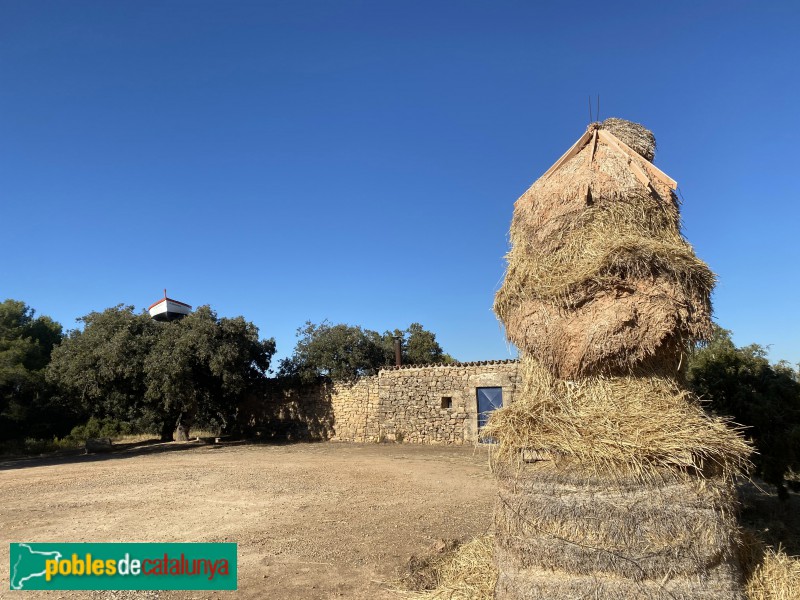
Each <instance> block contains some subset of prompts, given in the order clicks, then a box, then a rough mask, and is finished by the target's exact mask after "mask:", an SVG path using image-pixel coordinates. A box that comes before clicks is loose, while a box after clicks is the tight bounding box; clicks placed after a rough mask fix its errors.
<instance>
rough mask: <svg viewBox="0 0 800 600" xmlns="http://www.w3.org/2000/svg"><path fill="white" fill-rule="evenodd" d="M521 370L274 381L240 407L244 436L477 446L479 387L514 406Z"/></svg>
mask: <svg viewBox="0 0 800 600" xmlns="http://www.w3.org/2000/svg"><path fill="white" fill-rule="evenodd" d="M518 368H519V364H518V363H517V362H516V361H490V362H484V363H461V364H456V365H435V366H420V367H415V366H408V367H402V368H400V369H397V368H390V369H385V370H381V371H380V372H379V373H378V375H375V376H372V377H363V378H361V379H359V380H358V381H356V382H355V383H337V384H330V383H328V382H324V381H320V382H318V383H314V384H307V385H300V384H298V383H297V382H295V381H292V380H283V379H273V380H271V381H270V382H268V384H267V385H265V386H264V389H263V390H262V392H261V393H260V394H258V395H253V396H251V397H250V398H248V399H246V400H245V402H243V403H242V404H241V405H240V407H239V414H238V419H237V421H238V423H239V424H240V428H241V430H242V432H243V433H245V434H247V435H255V436H258V437H261V438H264V439H311V440H314V439H317V440H324V439H333V440H339V441H352V442H380V441H397V442H411V443H418V444H465V443H473V442H476V441H477V438H478V435H477V433H478V406H477V388H479V387H500V388H502V390H503V403H504V404H507V403H509V402H512V401H513V400H514V396H515V394H516V392H517V383H518V375H517V371H518ZM445 398H449V399H450V403H451V406H450V407H449V408H447V407H443V399H445ZM445 403H446V402H445Z"/></svg>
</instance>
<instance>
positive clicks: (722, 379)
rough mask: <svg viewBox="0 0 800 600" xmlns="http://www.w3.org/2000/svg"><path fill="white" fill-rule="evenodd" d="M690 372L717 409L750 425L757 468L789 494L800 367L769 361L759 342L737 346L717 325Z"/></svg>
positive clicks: (799, 443) (795, 461) (798, 447)
mask: <svg viewBox="0 0 800 600" xmlns="http://www.w3.org/2000/svg"><path fill="white" fill-rule="evenodd" d="M687 377H688V381H689V383H690V385H691V386H692V388H693V389H694V391H695V392H696V393H697V394H698V395H699V396H700V397H701V398H703V399H705V400H708V401H709V403H710V408H711V409H712V410H713V411H714V412H717V413H719V414H723V415H730V416H731V417H733V419H734V421H736V422H737V423H740V424H741V425H745V426H747V430H746V432H745V434H746V435H747V436H748V437H750V438H752V440H753V442H754V444H755V446H756V449H757V451H758V453H757V454H756V455H755V456H754V462H755V464H756V468H757V470H758V473H759V474H760V475H761V476H762V477H763V478H764V480H765V481H767V482H768V483H772V484H774V485H776V486H777V487H778V490H779V493H781V494H785V488H784V487H783V485H784V478H785V476H786V474H787V472H788V470H789V469H794V470H799V468H800V373H798V371H797V370H795V369H793V368H792V367H791V366H790V365H788V364H787V363H785V362H781V363H778V364H775V365H773V364H770V362H769V361H768V360H767V357H766V351H765V350H764V348H762V347H761V346H759V345H757V344H752V345H750V346H745V347H742V348H737V347H736V346H735V345H734V343H733V341H732V340H731V332H730V331H728V330H726V329H722V328H721V327H717V328H716V330H715V333H714V337H713V338H712V340H711V341H710V342H709V343H708V344H705V345H702V346H698V347H697V348H696V349H695V350H694V352H693V353H692V354H691V356H690V360H689V366H688V371H687Z"/></svg>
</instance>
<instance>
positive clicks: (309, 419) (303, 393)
mask: <svg viewBox="0 0 800 600" xmlns="http://www.w3.org/2000/svg"><path fill="white" fill-rule="evenodd" d="M332 389H333V386H332V385H331V384H329V383H327V382H324V381H321V382H318V383H310V384H301V383H299V382H297V381H296V380H294V379H270V380H267V381H266V382H265V383H264V385H263V387H262V388H261V389H260V390H259V391H258V392H257V393H254V394H252V395H251V396H249V397H248V398H246V399H245V401H244V402H242V403H241V404H240V405H239V410H238V414H237V419H236V421H237V424H238V428H239V432H240V433H242V434H244V435H246V436H249V437H256V438H260V439H265V440H271V439H283V440H327V439H330V438H331V437H332V436H333V433H334V428H333V427H334V414H333V410H332V407H331V392H332Z"/></svg>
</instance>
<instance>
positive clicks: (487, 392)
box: [477, 387, 503, 430]
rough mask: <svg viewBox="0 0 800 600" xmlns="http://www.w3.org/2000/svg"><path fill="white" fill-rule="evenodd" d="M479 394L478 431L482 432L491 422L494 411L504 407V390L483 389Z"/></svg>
mask: <svg viewBox="0 0 800 600" xmlns="http://www.w3.org/2000/svg"><path fill="white" fill-rule="evenodd" d="M477 392H478V429H479V430H480V429H481V428H483V426H484V425H486V422H487V421H488V420H489V415H490V414H492V411H493V410H496V409H498V408H500V407H502V406H503V388H499V387H482V388H477Z"/></svg>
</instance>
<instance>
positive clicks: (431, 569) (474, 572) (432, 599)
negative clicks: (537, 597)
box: [395, 535, 497, 600]
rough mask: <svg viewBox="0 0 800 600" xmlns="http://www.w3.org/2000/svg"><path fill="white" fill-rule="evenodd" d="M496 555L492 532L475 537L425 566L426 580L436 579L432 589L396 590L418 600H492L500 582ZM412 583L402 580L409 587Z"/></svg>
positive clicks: (405, 596) (404, 596) (403, 595)
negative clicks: (496, 586)
mask: <svg viewBox="0 0 800 600" xmlns="http://www.w3.org/2000/svg"><path fill="white" fill-rule="evenodd" d="M493 554H494V539H493V538H492V536H491V535H485V536H481V537H478V538H475V539H473V540H470V541H469V542H467V543H465V544H462V545H460V546H458V547H457V548H455V549H454V550H453V551H452V552H449V553H447V554H445V555H444V556H442V557H441V558H439V559H438V560H437V559H434V560H432V561H430V562H428V563H427V564H426V565H425V566H424V571H425V576H424V579H425V580H426V581H428V580H431V579H432V580H433V581H434V582H435V583H434V585H432V586H431V587H430V589H426V590H422V591H414V590H395V592H396V593H397V594H398V595H399V596H401V597H403V598H414V599H418V600H444V599H447V600H492V598H494V588H495V585H496V583H497V569H496V568H495V567H494V564H493V562H492V557H493ZM412 579H418V577H412ZM408 583H409V582H408V581H401V584H405V586H406V587H408ZM413 583H418V582H416V581H415V582H413Z"/></svg>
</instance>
